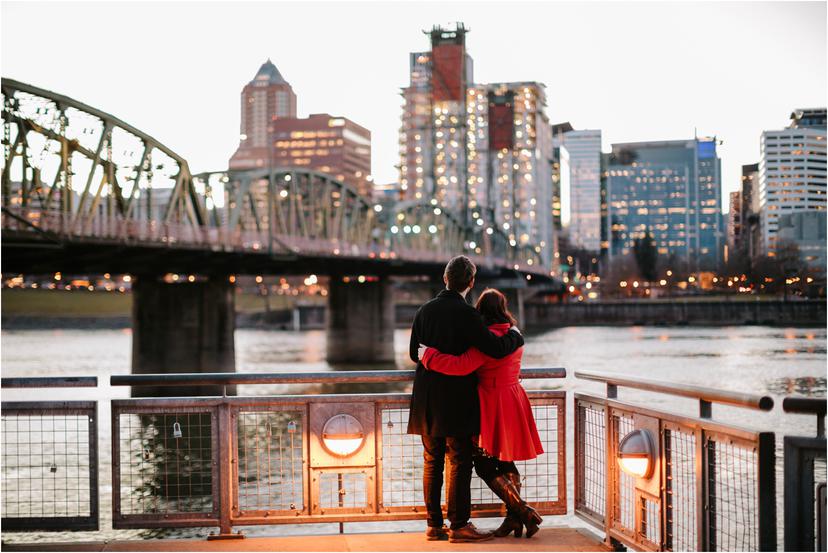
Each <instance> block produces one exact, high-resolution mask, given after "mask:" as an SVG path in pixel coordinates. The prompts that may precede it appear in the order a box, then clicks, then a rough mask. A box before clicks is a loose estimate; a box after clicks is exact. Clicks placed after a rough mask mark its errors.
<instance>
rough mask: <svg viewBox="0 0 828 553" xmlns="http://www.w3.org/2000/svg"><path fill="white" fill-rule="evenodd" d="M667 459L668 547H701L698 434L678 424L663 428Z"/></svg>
mask: <svg viewBox="0 0 828 553" xmlns="http://www.w3.org/2000/svg"><path fill="white" fill-rule="evenodd" d="M664 458H665V460H666V463H667V464H666V473H665V474H666V482H665V486H664V487H665V502H666V511H667V525H666V536H665V537H666V543H665V547H666V548H667V549H669V550H672V551H692V550H695V549H696V548H698V536H697V531H696V530H697V524H696V521H697V518H696V517H697V512H696V435H695V434H694V433H693V432H692V431H683V430H679V429H677V428H667V429H665V430H664Z"/></svg>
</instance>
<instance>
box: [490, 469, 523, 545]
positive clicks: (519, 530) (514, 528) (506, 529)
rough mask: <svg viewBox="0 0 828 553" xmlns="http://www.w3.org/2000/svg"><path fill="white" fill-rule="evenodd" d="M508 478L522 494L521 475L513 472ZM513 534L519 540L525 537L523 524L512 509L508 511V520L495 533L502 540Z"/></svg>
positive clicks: (509, 473) (504, 520)
mask: <svg viewBox="0 0 828 553" xmlns="http://www.w3.org/2000/svg"><path fill="white" fill-rule="evenodd" d="M506 476H508V477H509V480H511V481H512V485H513V486H514V487H515V489H517V491H518V493H520V475H519V474H515V473H513V472H507V473H506ZM512 532H514V533H515V537H516V538H519V537H521V536H522V535H523V523H522V522H521V521H520V516H519V515H518V514H517V513H516V512H515V511H514V510H512V509H507V510H506V518H504V519H503V522H502V523H501V524H500V526H499V527H498V529H497V530H495V531H494V535H495V537H496V538H502V537H505V536H508V535H509V534H511V533H512Z"/></svg>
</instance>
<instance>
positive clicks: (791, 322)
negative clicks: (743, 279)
mask: <svg viewBox="0 0 828 553" xmlns="http://www.w3.org/2000/svg"><path fill="white" fill-rule="evenodd" d="M825 307H826V303H825V300H795V301H794V300H792V301H781V300H765V301H758V300H757V301H721V300H719V301H709V300H708V301H693V300H672V301H668V300H663V299H662V300H658V301H647V300H644V301H612V302H583V303H559V304H542V303H527V304H526V305H525V306H524V312H525V314H526V322H525V323H524V324H525V325H526V327H527V328H538V329H548V328H558V327H566V326H594V325H602V326H742V325H748V326H751V325H761V326H796V327H825V324H826V309H825Z"/></svg>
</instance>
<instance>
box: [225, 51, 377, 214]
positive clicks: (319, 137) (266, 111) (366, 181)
mask: <svg viewBox="0 0 828 553" xmlns="http://www.w3.org/2000/svg"><path fill="white" fill-rule="evenodd" d="M241 119H242V136H241V143H240V144H239V148H238V149H237V150H236V152H235V153H234V154H233V156H232V157H231V158H230V169H231V170H237V171H241V170H249V169H267V168H273V169H284V168H288V167H297V168H302V169H311V170H314V171H319V172H322V173H327V174H329V175H331V176H333V177H334V178H336V179H338V180H341V181H343V182H345V183H346V184H349V185H351V186H353V187H354V188H356V189H357V190H358V191H359V193H360V194H362V195H364V196H366V197H368V198H370V197H371V196H372V194H373V184H372V182H371V132H370V131H369V130H367V129H365V128H364V127H361V126H360V125H357V124H356V123H354V122H353V121H351V120H350V119H347V118H345V117H336V116H332V115H329V114H327V113H320V114H313V115H310V116H309V117H305V118H297V117H296V95H295V94H294V93H293V90H292V89H291V87H290V84H288V83H287V82H286V81H285V80H284V78H283V77H282V75H281V74H280V73H279V70H278V69H276V66H274V65H273V63H271V62H270V60H267V62H266V63H265V64H264V65H262V67H261V68H260V69H259V72H258V73H257V74H256V76H255V77H254V78H253V80H252V81H250V83H248V84H247V86H245V87H244V90H243V91H242V112H241ZM268 144H270V147H268Z"/></svg>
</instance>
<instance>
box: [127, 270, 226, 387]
mask: <svg viewBox="0 0 828 553" xmlns="http://www.w3.org/2000/svg"><path fill="white" fill-rule="evenodd" d="M234 291H235V285H234V284H232V283H231V282H230V281H229V280H228V278H227V277H210V278H209V279H208V280H205V281H197V282H184V283H181V284H178V283H175V284H168V283H166V282H164V281H163V280H162V279H161V278H159V277H158V276H138V277H136V281H135V283H134V284H133V288H132V294H133V306H132V372H133V374H147V373H191V372H235V370H236V361H235V342H234V337H233V334H234V331H235V329H236V323H235V315H236V313H235V295H234ZM227 393H228V394H232V393H235V389H234V388H233V387H230V386H228V390H227ZM221 394H222V389H221V388H220V387H217V386H190V387H184V386H181V387H179V386H173V387H170V386H164V387H160V386H159V387H141V388H135V389H134V390H133V395H134V396H185V395H221Z"/></svg>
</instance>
